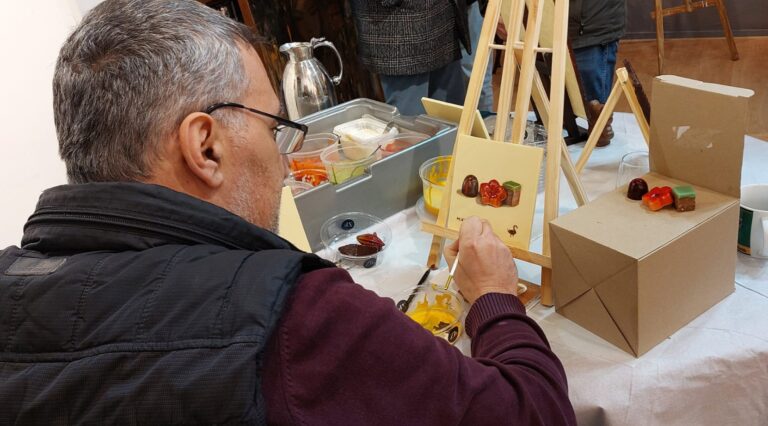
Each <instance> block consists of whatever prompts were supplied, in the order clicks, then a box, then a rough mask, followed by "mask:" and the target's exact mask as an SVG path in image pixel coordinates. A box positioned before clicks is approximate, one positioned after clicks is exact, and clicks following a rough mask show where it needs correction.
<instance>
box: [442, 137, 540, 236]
mask: <svg viewBox="0 0 768 426" xmlns="http://www.w3.org/2000/svg"><path fill="white" fill-rule="evenodd" d="M542 158H543V150H542V149H541V148H537V147H532V146H526V145H518V144H510V143H501V142H495V141H490V140H487V139H482V138H475V137H472V136H466V135H460V136H459V137H458V138H457V141H456V149H455V152H454V159H455V160H454V161H455V162H454V165H453V168H454V169H453V178H452V180H451V191H450V193H451V199H450V205H449V210H448V223H447V225H448V228H450V229H455V230H458V229H459V227H460V226H461V222H462V221H463V220H464V219H465V218H467V217H469V216H479V217H481V218H483V219H486V220H488V221H489V222H490V223H491V226H492V228H493V231H494V233H495V234H496V235H498V236H499V238H501V239H502V241H504V242H505V243H506V244H508V245H510V246H513V247H518V248H522V249H528V246H529V242H530V238H531V228H532V224H533V213H534V211H535V209H536V195H537V193H538V185H539V171H540V167H541V161H542Z"/></svg>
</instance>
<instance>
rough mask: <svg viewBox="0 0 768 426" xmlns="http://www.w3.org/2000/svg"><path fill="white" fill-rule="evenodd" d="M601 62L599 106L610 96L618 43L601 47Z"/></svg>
mask: <svg viewBox="0 0 768 426" xmlns="http://www.w3.org/2000/svg"><path fill="white" fill-rule="evenodd" d="M602 47H603V49H602V55H603V60H602V61H601V64H602V67H603V69H602V77H601V78H600V80H601V82H602V87H601V89H600V93H599V98H598V100H599V101H600V103H601V104H604V103H605V102H606V101H607V100H608V96H609V95H610V94H611V89H612V88H613V76H614V74H615V71H616V70H615V68H616V52H617V51H618V50H619V42H618V40H617V41H614V42H611V43H608V44H606V45H604V46H602Z"/></svg>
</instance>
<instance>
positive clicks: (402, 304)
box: [397, 268, 432, 313]
mask: <svg viewBox="0 0 768 426" xmlns="http://www.w3.org/2000/svg"><path fill="white" fill-rule="evenodd" d="M431 271H432V268H430V269H427V270H426V272H424V275H422V276H421V279H420V280H419V282H418V283H416V288H414V289H413V291H412V292H411V295H410V296H408V299H406V300H401V301H399V302H397V309H400V310H401V311H402V312H404V313H405V312H408V308H410V307H411V302H413V298H414V297H416V293H418V292H419V288H420V287H421V286H422V284H424V283H425V282H427V278H428V277H429V273H430V272H431Z"/></svg>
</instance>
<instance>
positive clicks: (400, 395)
mask: <svg viewBox="0 0 768 426" xmlns="http://www.w3.org/2000/svg"><path fill="white" fill-rule="evenodd" d="M466 330H467V332H468V334H469V336H470V337H472V358H469V357H466V356H464V355H462V354H461V352H460V351H459V350H458V349H456V348H454V347H452V346H450V345H449V344H448V343H447V342H445V341H443V340H441V339H439V338H436V337H433V336H432V335H431V334H430V333H429V332H427V331H426V330H424V329H423V328H422V327H421V326H419V325H418V324H417V323H415V322H413V321H412V320H411V319H409V318H408V317H406V316H405V315H403V314H402V313H401V312H400V311H399V310H397V308H396V307H395V305H394V303H393V302H392V300H390V299H384V298H380V297H379V296H377V295H376V294H375V293H373V292H371V291H368V290H365V289H363V288H362V287H360V286H359V285H358V284H355V283H354V282H353V281H352V278H351V277H350V276H349V274H348V273H347V272H346V271H344V270H342V269H323V270H318V271H314V272H312V273H310V274H307V275H305V276H304V277H303V278H302V279H301V280H300V281H299V283H298V286H297V288H296V291H295V292H294V294H293V295H292V297H291V299H290V300H289V302H288V306H287V307H286V311H285V312H284V314H283V317H282V319H281V322H280V324H279V326H278V329H276V330H275V334H274V335H273V336H272V338H271V340H270V344H269V347H268V349H267V356H266V361H265V365H264V376H263V377H264V380H263V386H264V394H265V398H266V404H267V419H268V421H269V423H270V424H291V425H295V424H317V425H342V424H348V425H378V424H382V425H385V424H386V425H454V424H468V425H504V424H514V425H535V424H542V425H558V424H575V423H576V420H575V416H574V413H573V408H572V406H571V403H570V401H569V400H568V390H567V384H566V378H565V371H564V370H563V367H562V365H561V364H560V361H559V360H558V359H557V357H556V356H555V355H554V354H553V353H552V351H550V349H549V344H548V343H547V340H546V338H545V337H544V333H543V332H542V331H541V329H540V328H539V327H538V326H537V325H536V323H535V322H534V321H533V320H531V319H530V318H528V317H527V316H526V315H525V308H524V307H523V306H522V304H521V303H520V302H519V301H518V299H517V298H516V297H514V296H511V295H505V294H487V295H485V296H483V297H481V298H480V299H478V300H477V301H476V302H475V303H474V304H473V305H472V307H471V308H470V311H469V314H468V315H467V319H466Z"/></svg>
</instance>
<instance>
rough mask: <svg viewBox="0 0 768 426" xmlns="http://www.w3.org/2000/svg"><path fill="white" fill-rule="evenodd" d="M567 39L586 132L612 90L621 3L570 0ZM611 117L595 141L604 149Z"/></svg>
mask: <svg viewBox="0 0 768 426" xmlns="http://www.w3.org/2000/svg"><path fill="white" fill-rule="evenodd" d="M570 2H571V3H570V9H569V16H568V39H569V40H570V42H571V47H572V48H573V55H574V58H575V59H576V67H577V68H578V70H579V76H580V77H581V85H582V88H583V89H584V98H585V99H586V100H587V119H588V123H589V131H590V132H592V128H593V126H594V124H595V122H596V121H597V118H598V117H599V116H600V112H602V110H603V106H604V105H605V102H606V101H607V100H608V95H610V93H611V88H612V87H613V73H614V68H615V67H616V52H617V51H618V49H619V39H621V37H622V36H623V35H624V20H625V7H626V5H625V0H570ZM612 121H613V119H612V118H610V119H609V121H608V124H606V126H605V129H604V130H603V132H602V133H601V134H600V138H599V139H598V140H597V146H606V145H608V144H609V143H611V139H613V128H612V127H611V122H612Z"/></svg>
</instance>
